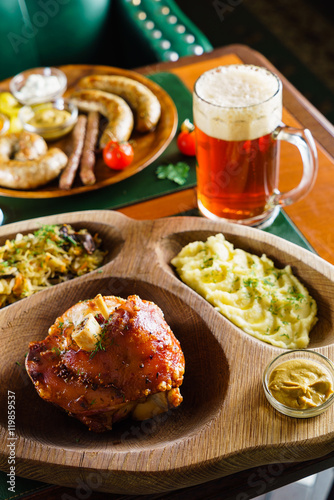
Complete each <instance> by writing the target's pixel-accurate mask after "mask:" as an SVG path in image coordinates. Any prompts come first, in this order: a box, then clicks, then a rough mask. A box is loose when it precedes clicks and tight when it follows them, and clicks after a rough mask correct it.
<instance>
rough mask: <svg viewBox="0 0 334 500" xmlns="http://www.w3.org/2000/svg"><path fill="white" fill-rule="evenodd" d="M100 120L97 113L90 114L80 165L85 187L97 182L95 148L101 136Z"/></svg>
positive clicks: (81, 177) (91, 112)
mask: <svg viewBox="0 0 334 500" xmlns="http://www.w3.org/2000/svg"><path fill="white" fill-rule="evenodd" d="M99 120H100V117H99V113H98V112H97V111H90V112H89V113H88V119H87V132H86V138H85V143H84V147H83V151H82V157H81V164H80V179H81V181H82V183H83V184H84V185H85V186H86V185H88V186H89V185H92V184H95V182H96V178H95V174H94V166H95V160H96V157H95V146H96V142H97V138H98V135H99Z"/></svg>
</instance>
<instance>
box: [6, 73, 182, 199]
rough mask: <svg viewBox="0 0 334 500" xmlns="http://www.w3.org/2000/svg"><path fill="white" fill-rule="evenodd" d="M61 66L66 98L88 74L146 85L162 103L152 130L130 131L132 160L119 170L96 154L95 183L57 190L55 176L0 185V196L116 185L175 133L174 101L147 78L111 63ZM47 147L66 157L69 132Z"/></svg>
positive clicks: (148, 161) (71, 191) (47, 194)
mask: <svg viewBox="0 0 334 500" xmlns="http://www.w3.org/2000/svg"><path fill="white" fill-rule="evenodd" d="M60 69H61V70H62V71H63V72H64V73H65V74H66V76H67V81H68V85H67V90H66V92H65V94H64V98H68V97H69V96H70V95H71V94H72V93H73V91H74V90H76V89H77V88H78V82H79V81H80V80H81V79H82V78H83V77H87V76H90V75H117V76H123V77H127V78H131V79H132V80H136V81H137V82H139V83H141V84H143V85H145V86H146V87H147V88H148V89H149V90H151V91H152V92H153V94H154V95H155V96H156V97H157V98H158V100H159V102H160V105H161V116H160V120H159V122H158V124H157V126H156V128H155V130H153V131H152V132H147V133H139V132H136V131H134V132H133V134H132V135H131V142H132V144H133V149H134V159H133V162H132V163H131V165H129V166H128V167H127V168H126V169H124V170H121V171H114V170H111V169H110V168H108V167H107V166H106V165H105V164H104V162H103V158H102V154H101V152H100V153H98V154H97V155H96V165H95V175H96V182H95V184H92V185H83V184H82V183H81V182H80V180H78V179H77V180H76V181H75V182H74V184H73V186H72V188H71V189H60V188H59V186H58V179H56V180H55V181H52V182H51V183H49V184H46V185H44V186H42V187H40V188H37V189H32V190H19V189H8V188H5V187H1V186H0V195H1V196H11V197H15V198H56V197H62V196H71V195H74V194H80V193H85V192H87V191H92V190H96V189H100V188H102V187H105V186H109V185H111V184H115V183H117V182H120V181H122V180H124V179H127V178H128V177H131V176H133V175H134V174H136V173H138V172H140V171H141V170H142V169H144V168H145V167H147V166H148V165H149V164H151V163H152V162H153V161H154V160H155V159H156V158H157V157H158V156H160V155H161V153H162V152H163V151H164V150H165V149H166V148H167V146H168V145H169V144H170V142H171V141H172V139H173V137H174V135H175V132H176V129H177V123H178V118H177V110H176V107H175V104H174V102H173V100H172V99H171V97H170V96H169V94H168V93H167V92H166V91H165V90H164V89H162V88H161V87H160V86H159V85H158V84H156V83H155V82H153V81H151V80H150V79H148V78H146V77H144V76H142V75H140V74H139V73H136V72H135V71H130V70H124V69H121V68H114V67H110V66H93V65H90V66H89V65H67V66H62V67H60ZM8 87H9V80H6V81H4V82H2V83H1V91H5V90H8ZM49 147H57V148H59V149H61V150H62V151H63V152H64V153H66V154H67V155H68V156H69V155H70V154H71V151H72V149H73V139H72V134H68V135H67V136H65V137H63V138H61V139H58V140H54V141H50V142H49Z"/></svg>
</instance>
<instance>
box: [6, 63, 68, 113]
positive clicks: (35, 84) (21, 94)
mask: <svg viewBox="0 0 334 500" xmlns="http://www.w3.org/2000/svg"><path fill="white" fill-rule="evenodd" d="M9 88H10V91H11V93H12V94H13V96H14V97H15V98H16V99H17V100H18V101H19V102H20V103H21V104H27V105H31V104H39V103H43V102H48V101H52V100H54V99H56V98H57V97H60V96H62V95H63V93H64V92H65V90H66V88H67V78H66V75H65V73H63V72H62V71H61V70H60V69H58V68H49V67H45V68H34V69H28V70H26V71H23V72H22V73H19V74H18V75H16V76H14V77H13V78H12V79H11V81H10V84H9Z"/></svg>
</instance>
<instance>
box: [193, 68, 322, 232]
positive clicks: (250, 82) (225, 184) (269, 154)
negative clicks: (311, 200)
mask: <svg viewBox="0 0 334 500" xmlns="http://www.w3.org/2000/svg"><path fill="white" fill-rule="evenodd" d="M282 107H283V104H282V82H281V80H280V79H279V78H278V76H277V75H275V74H274V73H272V72H270V71H268V70H267V69H266V68H263V67H258V66H253V65H246V64H237V65H230V66H221V67H218V68H214V69H212V70H209V71H207V72H205V73H203V74H202V75H201V76H200V77H199V78H198V80H197V81H196V83H195V87H194V94H193V113H194V124H195V135H196V159H197V167H196V169H197V170H196V173H197V198H198V207H199V210H200V211H201V213H202V214H203V215H204V216H206V217H208V218H210V219H214V220H221V219H226V220H228V221H230V222H236V223H239V224H245V225H248V226H256V227H261V228H264V227H267V226H268V225H270V224H271V223H272V222H273V220H274V219H275V217H276V216H277V215H278V213H279V208H280V207H283V206H285V205H290V204H291V203H294V202H295V201H297V200H299V199H300V198H302V197H303V196H305V195H306V194H307V193H308V192H309V191H310V189H311V188H312V186H313V184H314V182H315V179H316V175H317V169H318V162H317V150H316V146H315V143H314V140H313V137H312V135H311V133H310V131H309V130H307V129H304V130H299V129H295V128H292V127H287V126H285V125H284V124H283V123H282ZM280 140H285V141H288V142H290V143H292V144H294V145H295V146H297V147H298V149H299V152H300V154H301V157H302V162H303V177H302V179H301V181H300V183H299V185H298V186H296V187H295V188H294V189H292V190H290V191H287V192H282V193H281V192H280V191H279V190H278V177H279V141H280Z"/></svg>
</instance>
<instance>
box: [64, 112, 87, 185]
mask: <svg viewBox="0 0 334 500" xmlns="http://www.w3.org/2000/svg"><path fill="white" fill-rule="evenodd" d="M86 127H87V117H86V116H85V115H80V116H79V118H78V121H77V123H76V124H75V127H74V129H73V151H72V153H71V156H70V157H69V159H68V163H67V165H66V168H65V169H64V170H63V171H62V173H61V176H60V179H59V187H60V189H71V187H72V184H73V181H74V178H75V174H76V173H77V170H78V167H79V163H80V160H81V155H82V150H83V146H84V142H85V135H86Z"/></svg>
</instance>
